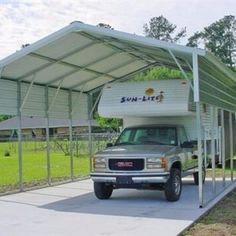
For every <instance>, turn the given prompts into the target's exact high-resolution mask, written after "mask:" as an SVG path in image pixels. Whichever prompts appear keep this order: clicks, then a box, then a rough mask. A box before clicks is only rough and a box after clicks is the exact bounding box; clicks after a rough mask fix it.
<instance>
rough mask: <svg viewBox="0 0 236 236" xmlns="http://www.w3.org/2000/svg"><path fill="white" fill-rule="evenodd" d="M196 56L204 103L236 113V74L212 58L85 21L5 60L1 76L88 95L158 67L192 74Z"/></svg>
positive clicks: (181, 47) (194, 50)
mask: <svg viewBox="0 0 236 236" xmlns="http://www.w3.org/2000/svg"><path fill="white" fill-rule="evenodd" d="M193 53H196V54H197V55H198V58H199V60H198V66H199V78H200V98H201V101H203V102H206V103H210V104H212V105H217V106H218V107H222V108H224V109H227V110H231V111H236V77H235V74H234V73H233V72H231V71H230V70H229V69H228V68H226V66H225V65H223V64H222V63H221V62H219V61H218V60H217V59H216V58H215V57H214V56H213V55H211V54H210V53H208V52H205V51H204V50H201V49H196V48H190V47H185V46H180V45H177V44H172V43H168V42H163V41H159V40H155V39H150V38H145V37H141V36H137V35H134V34H128V33H123V32H118V31H115V30H110V29H105V28H100V27H95V26H90V25H86V24H83V23H80V22H73V23H71V24H70V25H69V26H67V27H65V28H63V29H61V30H59V31H57V32H55V33H53V34H51V35H49V36H48V37H46V38H44V39H42V40H39V41H38V42H36V43H34V44H32V45H30V46H28V47H26V48H23V49H22V50H20V51H18V52H16V53H15V54H13V55H11V56H9V57H7V58H5V59H3V60H2V61H0V72H1V74H0V75H1V79H2V80H3V79H7V80H11V81H14V82H16V81H21V82H26V83H31V86H33V85H43V86H45V85H46V86H48V87H49V88H50V87H54V88H57V89H66V90H73V91H82V92H84V93H87V92H92V91H94V90H96V89H97V88H100V87H101V86H103V85H104V84H106V83H109V82H114V81H122V80H126V79H129V78H130V77H132V76H134V75H135V74H137V73H140V72H141V71H144V70H146V69H149V68H151V67H155V66H167V67H170V68H177V69H181V70H184V71H186V72H191V70H192V54H193ZM185 76H186V77H187V76H188V75H186V74H185ZM26 87H27V86H26ZM26 90H27V88H26ZM55 93H57V91H55V92H54V94H55ZM25 95H27V92H26V94H25ZM36 115H39V114H36Z"/></svg>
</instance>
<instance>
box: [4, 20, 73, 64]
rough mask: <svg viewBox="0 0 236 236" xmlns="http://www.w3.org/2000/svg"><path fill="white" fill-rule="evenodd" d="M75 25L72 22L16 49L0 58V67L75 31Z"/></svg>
mask: <svg viewBox="0 0 236 236" xmlns="http://www.w3.org/2000/svg"><path fill="white" fill-rule="evenodd" d="M75 28H76V27H75V26H74V25H73V24H70V25H68V26H66V27H64V28H62V29H60V30H58V31H56V32H54V33H52V34H49V35H48V36H46V37H43V38H42V39H40V40H38V41H36V42H34V43H32V44H30V45H29V46H27V47H25V48H22V49H21V50H19V51H16V52H15V53H13V54H11V55H9V56H7V57H5V58H3V59H2V60H0V67H4V66H6V65H8V64H10V63H11V62H13V61H15V60H17V59H19V58H21V57H23V56H25V55H27V54H29V53H31V52H33V51H35V50H37V49H39V48H41V47H42V46H45V45H47V44H49V43H51V42H53V41H54V40H56V39H58V38H61V37H63V36H64V35H66V34H67V33H70V32H73V31H74V30H75Z"/></svg>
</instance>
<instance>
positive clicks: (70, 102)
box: [68, 90, 74, 180]
mask: <svg viewBox="0 0 236 236" xmlns="http://www.w3.org/2000/svg"><path fill="white" fill-rule="evenodd" d="M68 100H69V136H70V137H69V139H70V149H69V150H70V175H71V180H74V159H73V126H72V91H71V90H70V91H69V98H68Z"/></svg>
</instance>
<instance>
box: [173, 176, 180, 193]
mask: <svg viewBox="0 0 236 236" xmlns="http://www.w3.org/2000/svg"><path fill="white" fill-rule="evenodd" d="M174 186H175V194H176V195H179V193H180V177H179V176H178V175H177V176H175V182H174Z"/></svg>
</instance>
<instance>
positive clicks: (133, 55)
mask: <svg viewBox="0 0 236 236" xmlns="http://www.w3.org/2000/svg"><path fill="white" fill-rule="evenodd" d="M78 34H80V35H83V36H85V37H88V38H90V39H92V40H97V41H100V42H101V43H103V44H104V45H106V46H107V47H110V48H112V49H115V50H118V51H120V52H125V53H127V54H128V55H129V56H130V57H134V58H135V59H139V60H142V61H144V62H145V63H150V61H148V60H145V59H143V58H142V57H140V56H137V55H135V54H133V53H132V52H127V51H126V50H125V49H123V48H119V47H118V46H115V45H113V44H112V43H110V42H109V40H105V39H101V38H97V37H95V36H93V35H90V34H89V33H86V32H78Z"/></svg>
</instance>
